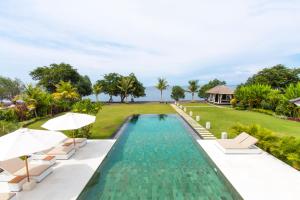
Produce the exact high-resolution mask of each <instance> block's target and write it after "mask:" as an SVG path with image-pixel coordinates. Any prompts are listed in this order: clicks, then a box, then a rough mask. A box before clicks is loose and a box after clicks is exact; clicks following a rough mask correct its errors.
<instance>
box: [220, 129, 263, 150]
mask: <svg viewBox="0 0 300 200" xmlns="http://www.w3.org/2000/svg"><path fill="white" fill-rule="evenodd" d="M257 142H258V140H257V139H256V138H254V137H252V136H251V135H249V134H247V133H245V132H243V133H241V134H240V135H238V136H237V137H235V138H234V139H221V140H217V142H216V145H217V146H218V147H219V149H221V150H222V151H223V152H224V153H225V154H258V153H261V152H262V151H261V149H260V148H258V147H257V146H255V144H256V143H257Z"/></svg>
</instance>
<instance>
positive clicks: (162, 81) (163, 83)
mask: <svg viewBox="0 0 300 200" xmlns="http://www.w3.org/2000/svg"><path fill="white" fill-rule="evenodd" d="M155 87H156V88H157V89H158V90H160V102H162V101H163V99H162V92H163V90H165V89H167V87H168V82H167V81H166V79H164V78H158V83H157V85H156V86H155Z"/></svg>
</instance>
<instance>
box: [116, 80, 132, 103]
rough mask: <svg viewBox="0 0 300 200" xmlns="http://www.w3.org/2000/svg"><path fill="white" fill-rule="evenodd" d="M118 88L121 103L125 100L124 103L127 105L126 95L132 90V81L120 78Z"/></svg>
mask: <svg viewBox="0 0 300 200" xmlns="http://www.w3.org/2000/svg"><path fill="white" fill-rule="evenodd" d="M118 88H119V89H120V91H121V94H120V96H121V102H124V99H125V103H128V101H127V98H128V94H129V92H130V91H131V90H132V89H133V79H132V78H131V77H122V78H121V80H120V81H119V85H118Z"/></svg>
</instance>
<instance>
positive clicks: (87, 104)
mask: <svg viewBox="0 0 300 200" xmlns="http://www.w3.org/2000/svg"><path fill="white" fill-rule="evenodd" d="M101 107H102V105H101V103H93V102H92V101H91V100H90V99H84V100H81V101H78V102H76V103H74V104H73V105H72V111H73V112H78V113H86V114H93V115H96V114H97V113H98V112H99V110H100V109H101Z"/></svg>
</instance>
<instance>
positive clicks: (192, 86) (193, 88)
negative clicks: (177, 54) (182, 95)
mask: <svg viewBox="0 0 300 200" xmlns="http://www.w3.org/2000/svg"><path fill="white" fill-rule="evenodd" d="M198 82H199V81H198V80H191V81H189V87H188V92H190V93H192V101H194V95H195V93H196V92H198V89H199V85H198Z"/></svg>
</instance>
